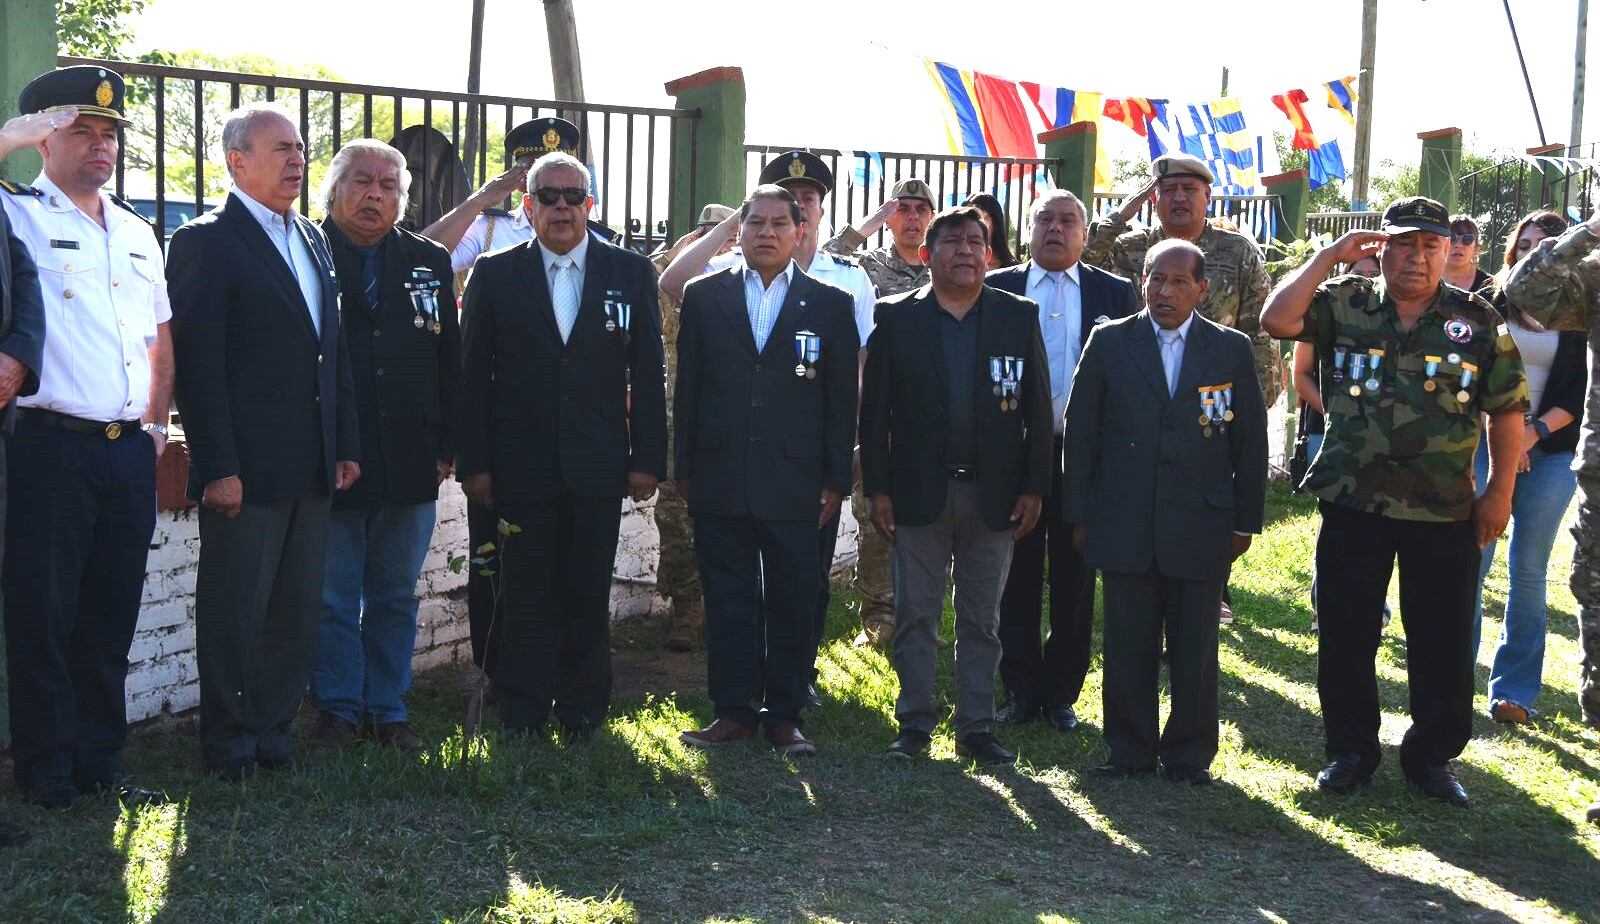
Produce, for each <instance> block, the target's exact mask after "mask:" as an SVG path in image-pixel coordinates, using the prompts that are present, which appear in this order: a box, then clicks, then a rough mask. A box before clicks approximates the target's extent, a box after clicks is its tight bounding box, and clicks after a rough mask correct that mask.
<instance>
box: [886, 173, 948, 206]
mask: <svg viewBox="0 0 1600 924" xmlns="http://www.w3.org/2000/svg"><path fill="white" fill-rule="evenodd" d="M889 198H891V199H921V200H922V201H923V202H926V203H928V207H929V208H933V209H937V208H938V207H939V204H938V203H937V202H935V201H934V200H933V190H932V189H931V188H930V187H929V186H928V184H927V183H926V182H924V181H922V180H919V179H917V178H916V177H910V178H908V179H904V180H901V181H900V182H898V183H896V184H894V188H893V189H891V190H889Z"/></svg>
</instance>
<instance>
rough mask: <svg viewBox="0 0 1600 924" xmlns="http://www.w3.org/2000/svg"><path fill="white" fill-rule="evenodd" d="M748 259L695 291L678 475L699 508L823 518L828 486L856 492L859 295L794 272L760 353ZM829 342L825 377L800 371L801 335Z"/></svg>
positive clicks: (683, 346) (686, 328)
mask: <svg viewBox="0 0 1600 924" xmlns="http://www.w3.org/2000/svg"><path fill="white" fill-rule="evenodd" d="M740 269H741V267H734V268H730V269H726V270H723V271H722V272H719V273H713V274H711V275H710V276H705V277H703V278H700V279H696V280H695V281H693V282H691V283H690V284H689V286H688V287H687V288H686V289H685V290H684V293H683V309H682V314H681V315H680V317H681V319H682V320H681V321H680V328H679V332H678V377H677V383H678V388H677V392H676V393H675V395H674V400H673V419H674V421H675V423H676V432H677V445H676V446H675V447H674V450H675V459H676V463H675V472H676V476H677V477H678V478H680V479H692V480H693V485H692V487H691V491H690V498H689V506H690V509H691V510H693V511H695V512H697V513H700V512H704V513H713V514H717V515H720V516H730V517H732V516H745V515H752V516H757V517H761V518H763V519H773V520H815V519H816V517H817V509H818V507H817V503H818V501H817V498H818V495H819V494H820V493H821V490H822V489H823V488H830V489H832V490H834V491H838V492H839V493H840V494H842V495H848V494H849V493H850V482H851V473H850V457H851V455H852V454H853V452H854V447H855V435H856V363H857V356H858V354H859V353H860V350H861V345H860V340H859V335H858V334H857V333H856V325H855V317H854V315H855V302H854V301H853V300H852V297H851V295H850V294H849V293H848V292H846V291H844V290H843V289H840V288H837V287H835V286H831V285H828V284H826V283H822V282H818V281H817V280H815V279H812V278H811V277H810V276H807V275H806V274H805V273H803V272H801V271H800V269H799V268H796V269H795V270H794V278H793V279H791V280H790V283H789V294H788V296H787V297H786V298H785V299H784V302H783V308H782V309H781V310H780V311H779V312H778V317H777V320H776V321H775V322H774V324H773V326H772V334H771V335H770V336H769V337H768V338H767V343H766V347H765V349H763V350H762V351H761V353H760V354H759V355H758V354H757V353H756V341H755V337H754V335H752V334H751V332H750V316H749V312H748V309H747V308H746V307H745V297H744V280H743V278H742V276H741V274H740ZM801 330H809V331H811V332H812V333H814V334H816V335H818V336H819V337H821V338H822V358H821V360H820V361H819V362H818V363H817V364H816V369H817V377H816V378H814V379H808V378H805V377H804V376H799V375H795V372H794V370H795V367H796V366H797V365H798V364H799V359H798V358H797V356H796V353H795V339H794V337H795V332H796V331H801Z"/></svg>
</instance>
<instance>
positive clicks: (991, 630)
mask: <svg viewBox="0 0 1600 924" xmlns="http://www.w3.org/2000/svg"><path fill="white" fill-rule="evenodd" d="M869 528H870V527H869ZM1011 546H1012V541H1011V530H1009V529H1002V530H994V529H990V528H989V527H988V526H987V525H986V524H985V523H984V522H983V514H982V512H981V511H980V510H979V505H978V485H977V482H971V481H955V480H953V479H952V480H951V481H950V482H949V484H948V486H947V493H946V495H945V504H944V510H943V511H942V512H940V514H939V518H938V519H936V520H934V521H933V522H932V523H930V524H928V525H927V526H900V527H898V528H897V529H896V530H895V541H894V599H895V626H894V648H893V653H892V654H893V658H894V670H895V673H896V674H898V675H899V677H900V698H899V700H898V701H897V702H896V703H895V718H896V719H898V720H899V721H900V727H901V729H902V730H909V731H920V732H924V733H927V734H932V732H933V729H934V726H936V725H938V724H939V715H938V713H937V712H935V709H934V698H933V682H934V672H935V667H936V661H937V659H938V654H939V643H938V630H939V621H940V619H941V618H942V617H943V616H944V601H945V589H946V586H945V575H946V574H947V573H949V571H950V567H951V561H952V559H953V560H954V563H955V571H954V574H955V604H956V649H955V656H956V715H955V729H956V735H957V736H958V737H965V736H967V735H971V734H975V733H977V732H986V731H989V730H990V729H991V728H992V726H993V723H994V675H995V670H996V669H997V668H998V667H999V666H1000V595H1001V594H1002V593H1003V592H1004V591H1005V586H1006V574H1007V572H1008V571H1009V570H1010V568H1011Z"/></svg>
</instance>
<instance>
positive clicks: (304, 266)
mask: <svg viewBox="0 0 1600 924" xmlns="http://www.w3.org/2000/svg"><path fill="white" fill-rule="evenodd" d="M231 191H232V193H233V194H234V195H235V196H238V197H239V201H240V202H243V203H244V207H245V208H246V209H247V210H249V212H250V214H251V216H252V217H254V218H255V220H256V222H257V223H258V224H260V225H261V230H263V231H265V232H267V239H268V240H270V241H272V246H273V247H275V248H277V250H278V256H280V257H282V258H283V262H284V263H286V264H288V267H289V272H290V273H292V274H293V275H294V281H295V282H297V283H299V284H300V294H301V295H303V296H305V300H306V309H307V310H308V311H310V312H311V327H312V329H314V330H315V331H316V332H317V336H318V337H319V338H320V337H321V336H322V269H321V268H320V267H318V266H317V261H316V259H315V258H314V257H312V256H311V248H310V247H309V246H308V245H307V244H306V242H305V238H303V237H301V236H300V232H299V231H298V230H296V229H295V227H294V219H293V214H292V213H290V214H284V215H279V214H278V213H277V212H274V211H273V210H272V209H269V208H267V207H266V206H265V205H262V204H261V203H260V202H258V201H256V200H255V199H252V198H251V197H250V196H249V194H247V193H246V192H245V191H244V190H242V189H240V188H239V187H237V186H235V187H233V189H232V190H231Z"/></svg>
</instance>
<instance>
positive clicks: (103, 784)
mask: <svg viewBox="0 0 1600 924" xmlns="http://www.w3.org/2000/svg"><path fill="white" fill-rule="evenodd" d="M78 788H79V789H81V790H83V792H84V793H85V794H90V793H92V794H94V795H97V796H99V795H106V794H112V795H115V796H116V797H117V801H119V802H121V803H122V804H124V805H126V806H127V807H128V808H140V807H142V806H146V805H170V804H172V800H171V799H169V798H167V794H166V793H164V792H161V791H159V790H155V789H143V788H141V787H138V786H135V785H133V783H132V782H131V781H129V780H117V781H115V782H111V781H105V780H99V781H96V782H93V783H89V784H87V785H82V786H79V787H78Z"/></svg>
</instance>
